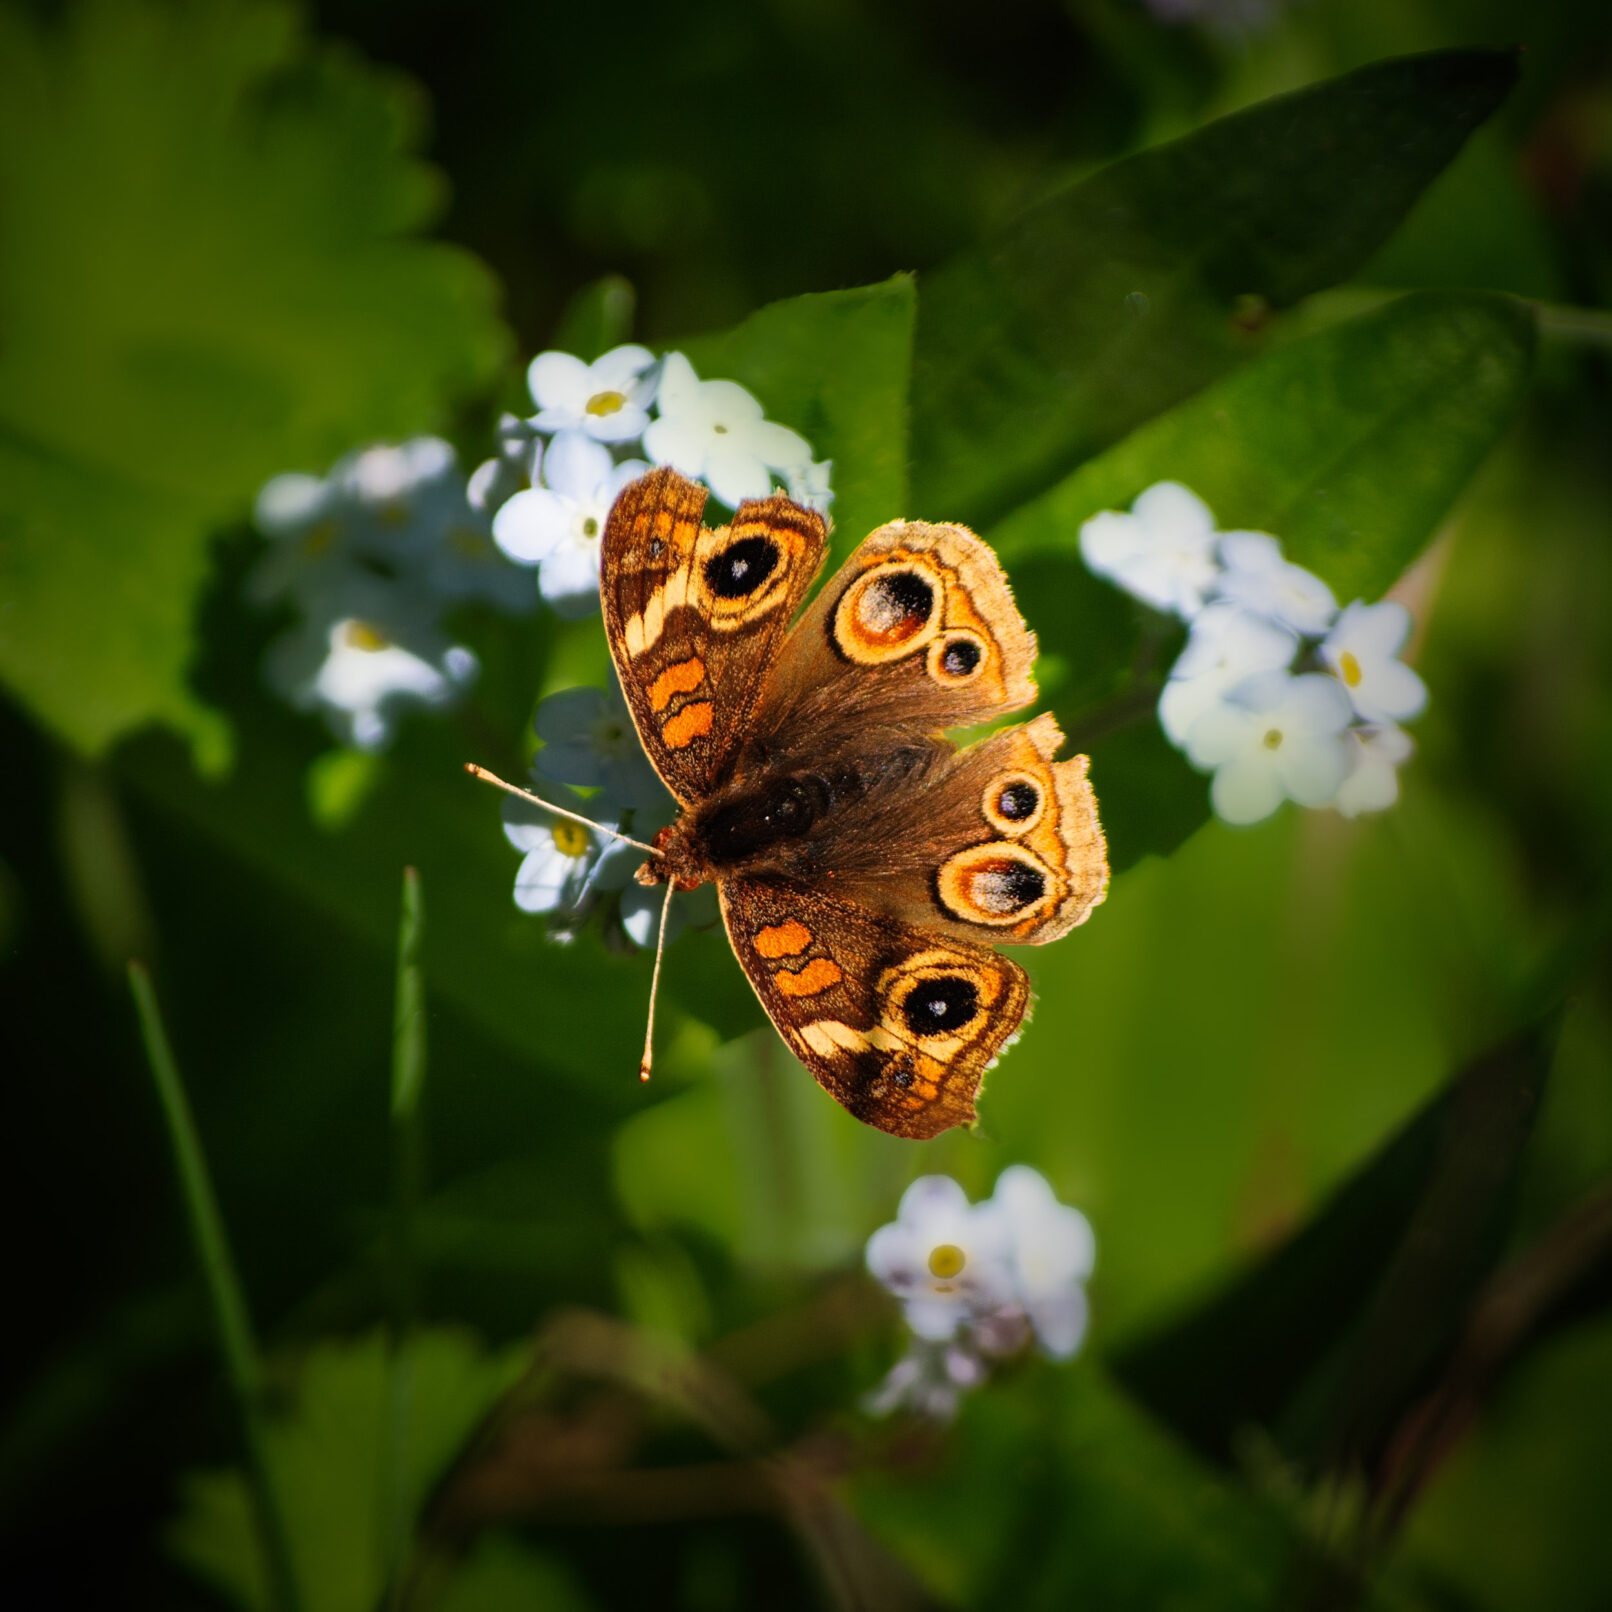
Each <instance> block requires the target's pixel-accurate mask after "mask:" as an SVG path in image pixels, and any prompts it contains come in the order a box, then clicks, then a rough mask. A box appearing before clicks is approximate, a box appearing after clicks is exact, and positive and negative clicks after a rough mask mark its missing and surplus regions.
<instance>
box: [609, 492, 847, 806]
mask: <svg viewBox="0 0 1612 1612" xmlns="http://www.w3.org/2000/svg"><path fill="white" fill-rule="evenodd" d="M705 499H706V492H705V489H704V488H703V487H702V486H700V485H699V484H698V483H697V482H692V481H688V480H686V479H685V478H684V477H682V476H680V475H678V474H677V472H676V471H674V470H657V471H653V472H651V473H650V474H649V475H647V476H644V477H642V478H641V479H640V480H638V481H636V482H634V483H632V485H631V486H629V487H627V488H626V489H625V490H624V491H623V492H622V494H621V496H620V497H619V498H618V499H617V500H616V503H615V506H614V508H613V509H612V510H611V512H610V516H609V519H608V520H607V521H606V523H605V535H604V543H603V550H602V555H601V565H600V575H601V598H602V602H603V606H604V615H605V630H606V633H607V635H608V637H609V640H610V651H611V654H612V655H613V656H614V658H615V662H616V671H617V674H618V676H619V677H620V679H621V687H622V691H623V692H624V693H625V695H626V697H627V704H628V707H629V709H630V710H631V711H632V715H633V722H634V724H635V725H636V726H637V729H638V736H639V738H640V739H641V740H642V741H643V745H644V749H645V750H646V751H647V752H648V754H649V758H650V760H651V761H652V762H654V764H655V768H656V771H658V772H659V773H660V775H661V777H662V779H664V780H665V783H666V786H667V788H668V789H670V790H671V792H672V793H673V795H675V796H676V797H677V799H678V800H679V801H680V802H681V803H682V804H684V805H687V804H689V802H691V801H695V800H699V799H700V798H702V797H703V796H704V795H706V794H708V793H709V792H710V791H711V790H712V789H713V788H714V787H715V786H716V785H717V783H719V782H720V781H721V779H722V778H723V777H724V776H725V774H726V772H727V771H728V768H729V766H730V763H731V761H732V757H733V753H734V750H735V748H736V747H737V746H738V745H739V744H740V743H741V742H742V741H743V739H744V738H745V736H746V735H747V734H748V733H749V732H750V729H751V725H752V719H753V715H754V711H755V707H756V703H757V701H758V699H759V697H760V694H761V690H762V688H763V686H764V684H765V683H766V680H767V675H768V673H769V672H770V671H771V669H772V666H773V663H774V661H775V660H776V659H777V656H778V652H779V649H780V647H781V646H782V644H783V640H784V634H785V633H786V631H787V630H788V627H789V623H790V621H791V619H792V618H793V617H794V614H795V611H796V610H797V608H798V607H799V605H800V602H801V600H802V599H803V598H805V596H806V590H807V588H809V587H810V586H811V581H812V578H813V577H814V576H815V575H816V574H817V569H818V567H819V566H820V565H821V564H822V558H823V550H824V547H825V544H826V542H827V528H826V526H825V524H824V521H823V518H822V517H821V516H820V515H818V514H816V513H814V512H813V511H811V510H809V509H804V508H802V507H801V506H800V505H798V504H793V503H791V502H790V501H789V500H788V499H787V498H781V497H779V498H768V499H760V500H756V501H753V502H748V503H744V504H741V505H740V506H739V509H738V511H737V513H736V514H735V515H734V518H733V521H732V523H731V524H730V525H728V526H723V527H718V528H717V529H716V530H714V531H713V530H709V529H706V528H702V526H701V525H700V516H701V514H702V512H703V510H704V508H705Z"/></svg>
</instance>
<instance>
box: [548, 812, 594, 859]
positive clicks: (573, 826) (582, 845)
mask: <svg viewBox="0 0 1612 1612" xmlns="http://www.w3.org/2000/svg"><path fill="white" fill-rule="evenodd" d="M554 846H555V849H556V850H557V851H558V852H559V853H560V855H561V856H581V855H582V853H583V852H584V851H586V850H587V848H588V831H587V829H585V828H584V827H583V826H582V825H581V824H580V823H572V822H569V821H568V820H566V819H565V818H561V819H560V821H559V822H558V823H556V824H555V825H554Z"/></svg>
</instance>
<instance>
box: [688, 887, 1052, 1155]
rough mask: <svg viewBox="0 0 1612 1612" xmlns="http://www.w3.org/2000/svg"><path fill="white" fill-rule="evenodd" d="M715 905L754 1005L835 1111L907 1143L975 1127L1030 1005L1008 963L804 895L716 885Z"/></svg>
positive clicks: (1022, 977)
mask: <svg viewBox="0 0 1612 1612" xmlns="http://www.w3.org/2000/svg"><path fill="white" fill-rule="evenodd" d="M717 894H718V896H719V897H720V898H721V903H722V916H723V919H724V921H725V922H726V924H727V926H728V938H729V939H730V940H731V941H732V942H733V949H734V952H735V953H736V954H737V955H738V958H739V961H740V963H741V964H742V965H743V967H744V971H745V973H746V974H747V975H748V976H749V979H750V983H751V984H752V985H753V986H754V987H755V991H756V995H757V996H758V997H760V999H761V1005H762V1006H763V1007H764V1008H766V1010H767V1012H768V1014H769V1015H770V1016H771V1018H772V1021H773V1023H774V1024H776V1025H777V1026H778V1030H779V1033H780V1034H781V1035H782V1036H783V1038H784V1040H785V1041H786V1042H787V1043H788V1044H789V1046H790V1048H791V1049H792V1050H793V1051H794V1053H795V1054H796V1056H797V1057H798V1058H799V1059H800V1061H801V1062H802V1063H803V1064H805V1065H806V1067H807V1068H808V1069H810V1070H811V1072H812V1074H813V1075H814V1076H815V1077H816V1079H817V1082H818V1084H819V1085H821V1086H822V1087H823V1089H824V1090H825V1091H827V1092H828V1094H829V1095H830V1096H831V1097H833V1098H834V1100H835V1101H836V1102H838V1103H841V1104H842V1105H843V1106H844V1107H846V1108H848V1109H849V1110H850V1111H851V1113H853V1114H854V1115H855V1116H856V1117H857V1118H858V1119H860V1120H862V1121H864V1122H865V1123H867V1124H869V1125H874V1126H877V1127H878V1128H879V1129H880V1130H881V1131H888V1132H890V1134H891V1135H893V1136H906V1137H912V1138H915V1139H921V1138H924V1137H929V1136H936V1135H938V1134H939V1133H940V1132H941V1131H945V1130H949V1129H950V1128H951V1127H952V1126H954V1125H967V1124H969V1123H970V1122H971V1121H972V1120H973V1118H974V1099H975V1096H976V1094H977V1093H978V1091H979V1087H980V1082H981V1080H982V1079H983V1078H984V1075H985V1071H986V1069H987V1068H988V1067H989V1066H990V1064H991V1062H992V1061H993V1060H994V1059H995V1057H996V1055H997V1054H998V1053H999V1052H1000V1051H1001V1050H1002V1048H1003V1046H1004V1045H1005V1044H1006V1043H1007V1041H1008V1040H1009V1039H1010V1038H1011V1037H1012V1035H1013V1033H1014V1032H1015V1031H1016V1030H1017V1029H1018V1027H1019V1024H1020V1023H1021V1021H1022V1020H1023V1018H1024V1014H1025V1009H1026V1008H1027V1007H1028V1005H1029V1001H1030V981H1029V978H1028V976H1026V974H1025V972H1024V970H1023V969H1022V968H1020V967H1019V965H1018V964H1017V963H1013V962H1010V961H1009V960H1008V959H1007V958H1005V957H1002V956H999V955H998V954H997V953H995V952H993V951H990V950H988V949H987V948H985V947H982V946H976V945H970V944H968V943H966V942H965V943H959V942H957V941H954V940H950V939H948V938H945V937H943V936H940V935H937V934H934V933H932V932H930V931H928V930H925V929H922V928H918V927H915V926H914V925H912V924H906V923H902V922H900V921H899V920H898V919H895V918H891V917H888V916H885V915H881V914H878V913H875V912H873V911H871V910H869V909H868V908H866V907H863V906H861V905H860V904H859V903H857V902H855V901H844V900H840V899H837V898H836V897H834V896H829V895H825V894H824V893H823V892H822V890H820V889H815V888H811V887H809V886H801V885H794V884H788V883H783V882H780V881H774V880H768V879H749V878H740V879H724V880H722V881H721V882H720V883H719V884H718V886H717Z"/></svg>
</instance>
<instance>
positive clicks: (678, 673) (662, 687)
mask: <svg viewBox="0 0 1612 1612" xmlns="http://www.w3.org/2000/svg"><path fill="white" fill-rule="evenodd" d="M704 681H705V662H704V661H703V660H701V659H700V657H699V656H698V655H691V656H689V658H688V659H687V660H680V661H679V662H678V663H677V664H676V665H675V666H668V667H667V668H666V670H665V671H664V672H662V673H661V674H660V676H659V677H657V678H656V679H655V681H654V682H653V683H651V684H650V685H649V708H650V710H652V711H664V710H665V709H666V707H667V706H668V705H670V704H671V703H672V697H673V696H674V695H677V694H691V693H693V691H694V690H695V689H697V688H698V687H699V686H700V684H701V683H703V682H704ZM668 742H670V741H668Z"/></svg>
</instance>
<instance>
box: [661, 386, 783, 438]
mask: <svg viewBox="0 0 1612 1612" xmlns="http://www.w3.org/2000/svg"><path fill="white" fill-rule="evenodd" d="M699 402H700V406H701V408H702V409H704V410H707V411H708V412H709V414H710V416H711V418H712V419H714V420H718V421H720V422H722V423H723V424H724V425H727V426H729V427H732V426H737V425H740V424H742V423H744V422H746V421H749V420H759V419H760V418H761V417H762V414H763V410H762V407H761V405H760V403H758V402H757V401H756V399H755V398H754V396H752V395H751V393H749V392H747V391H746V390H745V389H744V387H742V386H740V384H739V383H738V382H737V381H701V382H700V392H699ZM667 412H669V411H668V410H667V407H666V403H665V396H664V390H663V392H662V401H661V413H662V414H665V413H667Z"/></svg>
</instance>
